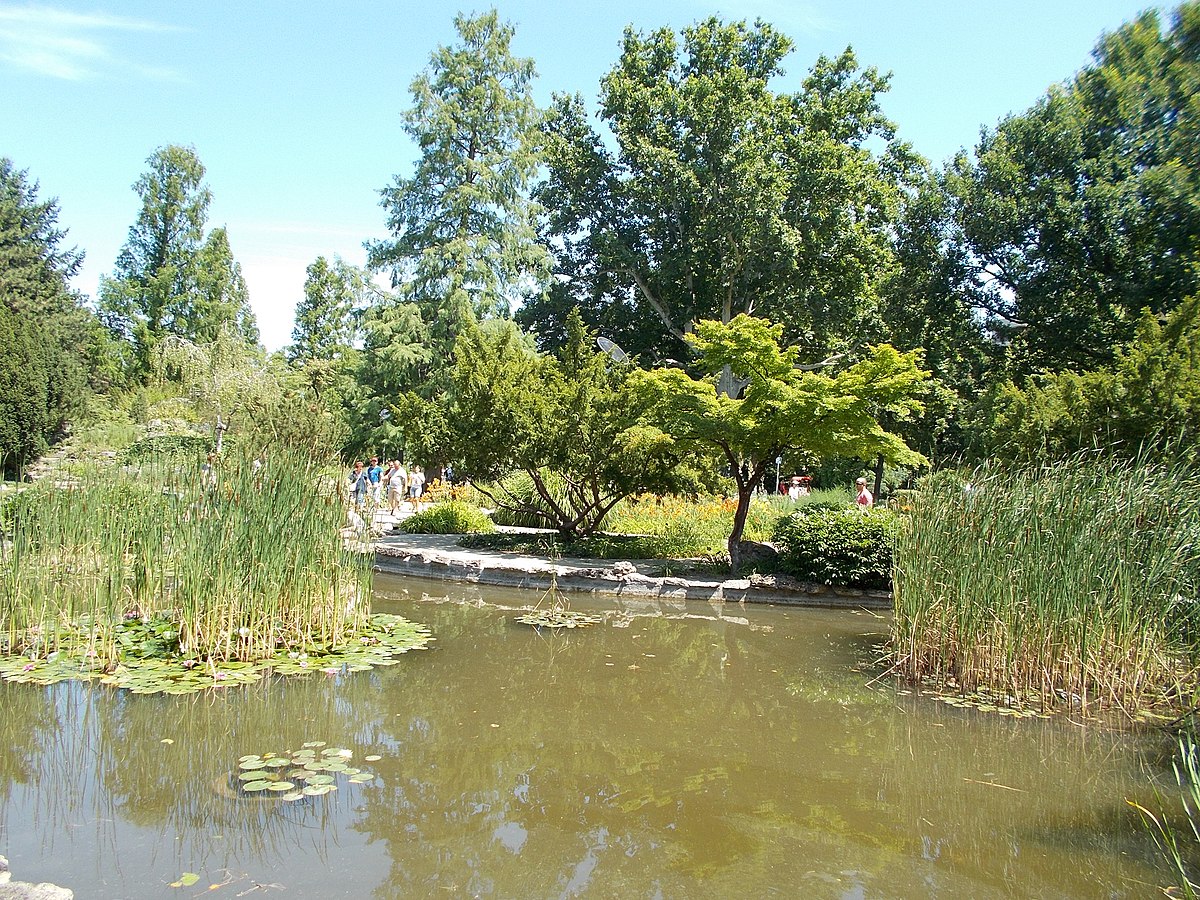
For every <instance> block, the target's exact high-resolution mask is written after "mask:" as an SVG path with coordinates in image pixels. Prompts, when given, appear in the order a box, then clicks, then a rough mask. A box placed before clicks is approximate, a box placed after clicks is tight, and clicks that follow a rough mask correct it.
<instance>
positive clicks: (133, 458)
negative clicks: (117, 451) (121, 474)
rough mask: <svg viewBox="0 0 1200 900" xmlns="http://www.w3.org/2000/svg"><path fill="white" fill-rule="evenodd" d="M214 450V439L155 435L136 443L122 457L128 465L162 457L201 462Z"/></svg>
mask: <svg viewBox="0 0 1200 900" xmlns="http://www.w3.org/2000/svg"><path fill="white" fill-rule="evenodd" d="M211 450H212V438H211V437H208V436H206V435H202V434H155V435H150V436H148V437H144V438H139V439H138V440H136V441H134V442H133V443H132V444H131V445H130V446H129V447H128V448H127V449H126V450H125V453H124V454H123V455H122V459H123V460H124V461H125V462H126V463H132V462H141V461H143V460H149V459H154V458H156V457H161V456H177V457H183V458H185V459H191V460H200V459H203V458H204V456H205V455H206V454H207V453H209V452H210V451H211Z"/></svg>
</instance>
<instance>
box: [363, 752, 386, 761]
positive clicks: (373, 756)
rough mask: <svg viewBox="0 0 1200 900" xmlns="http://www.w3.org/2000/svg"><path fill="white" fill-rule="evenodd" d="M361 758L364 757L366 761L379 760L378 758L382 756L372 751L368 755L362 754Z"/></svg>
mask: <svg viewBox="0 0 1200 900" xmlns="http://www.w3.org/2000/svg"><path fill="white" fill-rule="evenodd" d="M363 759H365V760H366V761H367V762H379V760H381V759H383V757H382V756H379V755H378V754H375V753H372V754H371V755H370V756H364V757H363Z"/></svg>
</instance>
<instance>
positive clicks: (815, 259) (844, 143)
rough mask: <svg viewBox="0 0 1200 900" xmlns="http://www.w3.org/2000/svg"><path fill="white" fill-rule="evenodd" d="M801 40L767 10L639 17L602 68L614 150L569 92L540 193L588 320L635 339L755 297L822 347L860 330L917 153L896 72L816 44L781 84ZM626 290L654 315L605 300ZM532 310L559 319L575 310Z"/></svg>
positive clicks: (801, 337) (555, 112)
mask: <svg viewBox="0 0 1200 900" xmlns="http://www.w3.org/2000/svg"><path fill="white" fill-rule="evenodd" d="M791 50H792V42H791V41H790V40H789V39H788V38H787V37H785V36H784V35H782V34H781V33H779V32H778V31H776V30H775V29H773V28H772V27H771V26H770V25H767V24H765V23H763V22H761V21H759V22H756V23H755V24H754V25H747V24H746V23H745V22H736V23H723V22H721V21H719V20H717V19H716V18H710V19H707V20H705V21H702V22H699V23H697V24H696V25H694V26H691V27H688V28H685V29H683V31H682V32H681V34H680V35H679V36H676V35H675V34H674V33H673V32H672V31H671V30H670V29H666V28H663V29H659V30H656V31H654V32H651V33H648V34H642V33H637V32H635V31H634V30H633V29H632V28H629V29H627V30H626V32H625V38H624V41H623V45H622V52H621V58H620V60H619V61H618V62H617V63H616V65H614V66H613V68H612V69H611V70H610V71H609V72H608V74H607V75H605V76H604V78H603V79H602V81H601V95H600V110H599V116H600V118H601V119H602V120H603V121H604V123H605V124H606V125H607V126H608V129H609V130H610V131H611V133H612V136H613V139H614V140H613V142H612V143H615V149H610V146H611V144H610V143H609V142H606V141H605V140H604V139H603V138H602V137H601V136H600V135H599V134H598V133H597V132H596V131H595V130H594V129H593V128H592V127H591V125H590V123H589V122H588V114H587V112H586V110H585V108H584V104H583V101H582V99H581V98H580V97H578V96H576V97H561V96H560V97H557V98H556V100H555V104H554V107H553V109H552V110H551V113H550V116H549V120H548V124H547V126H546V142H547V149H546V156H547V164H548V169H549V177H548V179H547V181H546V183H545V184H544V186H543V187H542V188H541V189H540V190H539V192H538V195H537V196H538V199H539V200H540V201H541V202H542V203H543V205H544V206H545V207H546V208H547V210H548V211H549V241H550V243H551V244H552V246H554V247H555V248H556V257H557V259H556V266H557V268H558V269H559V270H560V271H561V273H562V274H563V275H565V276H566V280H567V284H568V287H569V293H570V295H571V297H572V298H573V299H575V300H577V302H578V303H580V304H582V305H583V306H584V307H585V308H586V309H590V310H597V311H598V312H600V315H598V316H593V317H589V323H593V322H594V323H596V324H602V325H604V326H605V327H606V328H607V327H609V326H610V325H613V324H615V325H617V326H618V327H620V326H621V325H625V326H627V328H628V330H627V331H626V332H624V333H617V334H616V335H615V336H618V337H620V338H621V340H622V342H624V341H628V344H629V346H628V347H627V348H626V349H634V350H638V351H640V350H643V349H650V348H655V349H657V348H661V347H663V344H662V343H661V342H660V341H659V340H658V339H657V338H658V336H661V335H662V334H664V333H666V334H669V335H673V336H674V337H675V338H677V339H679V340H682V339H683V335H684V332H685V330H686V325H687V323H688V322H690V321H694V320H700V319H716V320H719V321H722V322H729V321H730V320H731V319H732V318H733V317H734V316H736V315H737V314H738V313H748V312H751V311H758V312H759V313H760V314H764V315H767V316H769V317H770V318H772V319H774V320H775V321H779V322H786V323H787V328H788V339H789V340H791V341H803V342H804V344H805V346H806V348H808V349H809V350H810V351H811V352H813V353H817V354H821V355H824V354H825V352H827V350H828V349H830V348H835V347H836V348H841V347H843V346H844V345H850V346H860V345H861V344H862V343H863V340H862V337H861V334H860V331H861V329H862V328H863V327H864V326H865V325H866V324H868V323H871V322H873V321H874V319H875V316H876V310H875V305H876V300H877V296H876V294H877V286H878V283H879V280H880V278H881V276H882V274H883V273H885V272H886V271H887V269H888V266H889V263H890V250H889V235H890V228H891V225H892V223H893V221H894V218H895V215H896V210H897V208H898V203H899V201H900V197H901V188H902V185H904V184H905V183H906V181H907V180H908V172H909V171H910V170H911V169H912V168H913V166H914V160H913V159H912V156H911V153H910V151H909V150H908V148H907V147H906V146H905V145H903V144H901V143H899V142H897V141H895V140H894V129H893V126H892V124H891V123H890V122H889V121H888V120H887V118H886V117H885V116H884V115H883V113H882V111H881V109H880V106H879V102H878V98H879V95H880V94H881V93H882V92H884V91H885V90H886V89H887V77H886V76H884V75H881V74H880V73H879V72H877V71H876V70H875V69H871V68H867V69H860V68H859V65H858V61H857V59H856V58H855V56H854V53H853V52H852V51H851V50H849V49H847V50H846V51H845V52H844V53H842V54H841V55H839V56H838V57H836V58H828V57H824V56H822V57H820V58H819V59H818V60H817V61H816V63H815V64H814V65H813V67H812V69H811V70H810V72H809V73H808V76H807V77H806V78H805V79H804V82H803V85H802V87H801V89H800V90H799V91H796V92H795V93H776V92H775V91H774V90H773V89H772V87H771V82H772V81H773V80H774V79H776V78H777V77H779V76H780V75H781V74H782V72H783V61H784V59H785V57H786V56H787V55H788V54H789V53H790V52H791ZM877 146H882V147H883V149H882V150H881V151H880V152H875V150H874V148H875V147H877ZM869 148H870V149H869ZM630 297H636V302H637V303H638V304H639V305H640V306H642V307H643V312H644V315H643V316H641V317H640V318H637V319H632V318H631V317H630V316H629V315H628V312H627V309H626V310H619V311H617V312H614V314H613V316H612V317H611V318H610V317H609V316H608V314H607V310H604V309H603V305H604V304H610V303H611V304H623V305H625V306H626V307H628V302H629V300H628V298H630ZM601 298H602V299H601ZM569 308H570V307H569V306H567V305H566V304H563V303H559V304H558V305H557V306H556V307H552V306H551V305H550V304H546V305H544V306H543V309H542V312H543V313H544V314H545V315H546V316H547V317H551V316H554V315H561V312H559V311H558V310H566V309H569ZM618 312H619V314H618ZM651 316H653V317H655V318H657V319H658V322H657V323H656V328H655V331H653V332H650V333H649V334H647V333H645V330H646V329H647V323H648V322H649V321H650V317H651ZM528 321H530V323H531V324H532V325H533V326H534V327H535V328H536V329H538V330H541V331H546V332H548V333H549V332H551V331H553V330H554V329H555V328H557V327H560V323H561V322H562V319H559V320H558V323H555V322H554V321H552V320H550V321H542V320H540V319H536V318H531V319H529V320H528ZM655 332H657V334H655ZM672 349H673V350H674V352H673V353H672V354H671V355H678V354H679V353H681V352H682V351H683V350H684V348H683V346H682V345H681V344H679V343H676V344H675V345H674V348H672Z"/></svg>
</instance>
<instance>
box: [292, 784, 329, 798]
mask: <svg viewBox="0 0 1200 900" xmlns="http://www.w3.org/2000/svg"><path fill="white" fill-rule="evenodd" d="M336 790H337V788H336V787H334V786H333V785H332V784H310V785H309V786H308V787H306V788H305V789H304V790H303V791H301V793H303V794H305V795H307V796H309V797H320V796H321V795H322V794H328V793H331V792H332V791H336Z"/></svg>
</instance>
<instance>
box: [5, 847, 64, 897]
mask: <svg viewBox="0 0 1200 900" xmlns="http://www.w3.org/2000/svg"><path fill="white" fill-rule="evenodd" d="M74 896H75V893H74V891H71V890H68V889H67V888H64V887H59V886H58V885H57V884H50V883H49V882H42V883H41V884H29V883H28V882H25V881H13V880H12V876H11V875H10V874H9V871H8V860H7V859H5V858H4V857H3V856H0V900H71V898H72V897H74Z"/></svg>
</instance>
